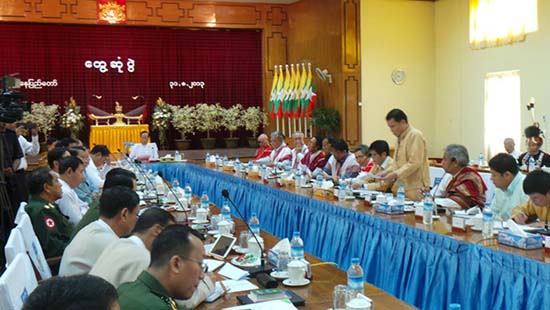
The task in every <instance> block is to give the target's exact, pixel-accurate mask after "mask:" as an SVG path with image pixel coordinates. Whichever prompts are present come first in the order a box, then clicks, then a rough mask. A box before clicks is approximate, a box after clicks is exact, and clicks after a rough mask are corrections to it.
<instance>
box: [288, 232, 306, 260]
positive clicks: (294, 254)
mask: <svg viewBox="0 0 550 310" xmlns="http://www.w3.org/2000/svg"><path fill="white" fill-rule="evenodd" d="M290 257H291V258H292V259H293V260H294V259H303V258H304V241H303V240H302V238H300V232H299V231H295V232H294V234H292V240H290Z"/></svg>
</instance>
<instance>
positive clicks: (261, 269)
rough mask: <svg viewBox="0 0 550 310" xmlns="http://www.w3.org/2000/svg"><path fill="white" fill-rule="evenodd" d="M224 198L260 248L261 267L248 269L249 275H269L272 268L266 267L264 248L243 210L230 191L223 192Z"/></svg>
mask: <svg viewBox="0 0 550 310" xmlns="http://www.w3.org/2000/svg"><path fill="white" fill-rule="evenodd" d="M222 196H223V197H225V198H226V199H227V200H228V201H229V202H230V203H231V205H233V208H234V209H235V210H237V213H239V216H240V217H241V218H242V219H243V221H244V224H245V225H246V228H247V229H248V231H249V232H250V234H252V237H254V240H256V243H257V244H258V247H259V248H260V266H259V267H253V268H250V269H248V268H247V269H248V273H249V274H250V276H251V277H257V276H258V275H260V274H269V273H270V272H271V271H272V268H271V267H268V266H266V265H265V254H264V247H263V246H262V245H261V244H260V241H258V238H257V237H256V234H255V233H254V232H253V231H252V229H251V228H250V225H248V222H247V221H246V219H245V218H244V216H243V214H242V213H241V210H239V208H238V207H237V205H236V204H235V202H233V199H231V197H229V191H228V190H227V189H223V190H222Z"/></svg>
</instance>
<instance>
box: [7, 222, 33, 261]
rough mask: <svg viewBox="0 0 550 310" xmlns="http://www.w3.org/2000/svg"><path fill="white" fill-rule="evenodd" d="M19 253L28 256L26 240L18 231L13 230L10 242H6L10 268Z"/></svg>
mask: <svg viewBox="0 0 550 310" xmlns="http://www.w3.org/2000/svg"><path fill="white" fill-rule="evenodd" d="M19 253H23V254H27V249H26V248H25V240H23V236H22V235H21V232H20V231H19V230H18V229H12V230H11V232H10V237H9V238H8V242H6V246H5V247H4V254H5V255H6V266H9V265H10V264H11V263H12V262H13V260H14V259H15V257H16V256H17V254H19Z"/></svg>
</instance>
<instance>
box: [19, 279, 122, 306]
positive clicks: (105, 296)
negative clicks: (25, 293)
mask: <svg viewBox="0 0 550 310" xmlns="http://www.w3.org/2000/svg"><path fill="white" fill-rule="evenodd" d="M117 298H118V294H117V292H116V289H115V288H114V287H113V286H112V285H111V284H109V282H107V281H105V280H103V279H101V278H98V277H94V276H90V275H79V276H72V277H54V278H51V279H48V280H46V281H43V282H42V283H40V285H39V286H38V287H37V288H36V289H34V291H33V292H32V293H31V294H30V295H29V297H28V298H27V300H26V301H25V304H24V305H23V310H67V309H95V310H113V309H118V302H117Z"/></svg>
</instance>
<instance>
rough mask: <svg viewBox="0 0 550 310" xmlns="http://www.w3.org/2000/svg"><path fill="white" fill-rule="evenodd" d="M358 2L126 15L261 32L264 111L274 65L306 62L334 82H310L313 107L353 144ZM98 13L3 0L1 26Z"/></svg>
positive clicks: (80, 5)
mask: <svg viewBox="0 0 550 310" xmlns="http://www.w3.org/2000/svg"><path fill="white" fill-rule="evenodd" d="M359 2H360V0H301V1H299V2H297V3H294V4H290V5H284V4H255V3H227V2H215V1H212V2H201V3H197V2H194V1H192V0H128V1H127V12H128V25H132V26H162V27H187V28H213V29H216V28H220V29H259V30H261V31H262V34H263V36H262V37H263V39H262V51H263V67H264V70H263V72H264V83H263V94H264V102H263V105H264V107H265V109H266V110H267V105H268V101H269V92H270V88H271V82H272V81H273V67H274V66H275V65H279V64H287V63H298V62H300V63H301V62H311V63H312V65H313V67H314V68H315V67H320V68H322V69H325V68H327V69H328V70H329V72H330V73H332V75H333V83H332V84H330V85H329V84H328V83H324V82H322V81H320V80H319V79H317V78H315V80H314V81H315V83H316V89H317V92H318V99H317V102H318V104H319V105H325V106H332V107H335V108H337V109H338V110H339V111H340V112H341V113H342V119H343V131H342V136H343V137H345V138H346V140H348V142H349V143H350V144H352V145H354V144H358V143H360V142H361V136H360V133H361V119H360V116H361V111H360V108H359V105H358V103H359V101H360V88H361V78H360V59H359V55H360V45H359V35H360V34H359V12H360V11H359ZM96 10H97V2H96V0H1V1H0V22H31V23H55V24H89V25H90V24H96V16H97V13H96ZM107 27H109V26H107ZM113 27H116V26H113ZM273 127H274V125H273V124H272V125H271V126H270V128H269V130H271V129H273Z"/></svg>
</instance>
